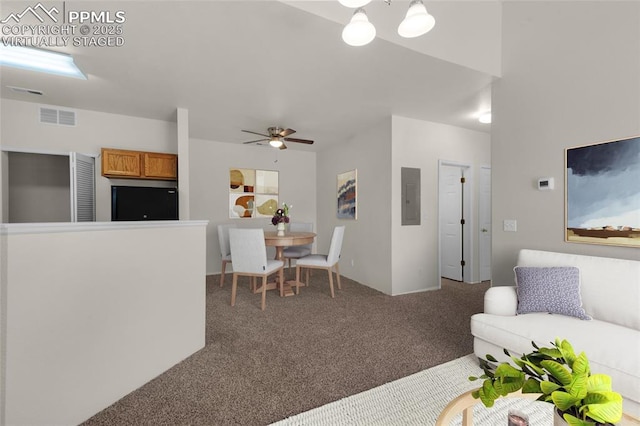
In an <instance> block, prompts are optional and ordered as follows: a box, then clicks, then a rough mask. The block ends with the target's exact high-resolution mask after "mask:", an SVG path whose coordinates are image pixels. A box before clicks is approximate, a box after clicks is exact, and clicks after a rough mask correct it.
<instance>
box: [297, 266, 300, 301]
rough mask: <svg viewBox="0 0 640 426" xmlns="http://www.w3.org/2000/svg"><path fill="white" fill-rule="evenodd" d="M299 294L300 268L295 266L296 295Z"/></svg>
mask: <svg viewBox="0 0 640 426" xmlns="http://www.w3.org/2000/svg"><path fill="white" fill-rule="evenodd" d="M298 293H300V267H299V266H298V265H297V264H296V294H298Z"/></svg>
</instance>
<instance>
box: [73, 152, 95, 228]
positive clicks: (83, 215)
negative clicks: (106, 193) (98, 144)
mask: <svg viewBox="0 0 640 426" xmlns="http://www.w3.org/2000/svg"><path fill="white" fill-rule="evenodd" d="M69 173H70V183H71V184H70V190H71V222H94V221H95V220H96V197H95V192H96V174H95V159H94V158H93V157H88V156H86V155H82V154H78V153H77V152H71V153H70V154H69Z"/></svg>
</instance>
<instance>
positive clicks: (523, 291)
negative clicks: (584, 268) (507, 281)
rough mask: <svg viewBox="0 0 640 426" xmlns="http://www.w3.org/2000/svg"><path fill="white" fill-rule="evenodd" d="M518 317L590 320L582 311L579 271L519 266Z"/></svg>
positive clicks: (552, 267) (561, 267)
mask: <svg viewBox="0 0 640 426" xmlns="http://www.w3.org/2000/svg"><path fill="white" fill-rule="evenodd" d="M513 270H514V272H515V274H516V285H517V292H518V309H517V313H518V314H526V313H530V312H548V313H550V314H560V315H568V316H572V317H576V318H580V319H583V320H590V319H591V317H590V316H589V315H587V314H586V312H585V311H584V309H583V308H582V298H581V297H580V270H579V269H578V268H576V267H573V266H551V267H532V266H516V267H515V268H513Z"/></svg>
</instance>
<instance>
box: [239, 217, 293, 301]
mask: <svg viewBox="0 0 640 426" xmlns="http://www.w3.org/2000/svg"><path fill="white" fill-rule="evenodd" d="M229 243H230V247H231V257H232V258H233V282H232V286H231V306H234V305H235V304H236V291H237V289H238V276H239V275H244V276H248V277H251V279H252V280H253V279H254V278H259V277H262V289H261V290H262V305H261V309H262V310H263V311H264V308H265V306H266V300H267V278H268V277H269V275H271V274H273V273H276V272H277V273H278V278H279V279H280V295H281V296H282V292H283V284H284V261H282V260H275V259H267V246H266V245H265V242H264V230H263V229H262V228H256V229H251V228H246V229H240V228H231V229H229Z"/></svg>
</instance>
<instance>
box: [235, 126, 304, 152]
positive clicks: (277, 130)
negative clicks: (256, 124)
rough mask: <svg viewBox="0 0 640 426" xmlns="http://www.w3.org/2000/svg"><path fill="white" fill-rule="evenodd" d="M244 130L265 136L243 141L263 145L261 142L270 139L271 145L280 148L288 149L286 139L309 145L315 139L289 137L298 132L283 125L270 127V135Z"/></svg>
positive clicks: (268, 130)
mask: <svg viewBox="0 0 640 426" xmlns="http://www.w3.org/2000/svg"><path fill="white" fill-rule="evenodd" d="M243 132H245V133H252V134H254V135H260V136H264V138H262V139H256V140H253V141H247V142H243V143H257V144H258V145H261V144H260V142H266V141H269V145H271V146H272V147H274V148H280V149H287V146H286V145H285V144H284V142H285V141H286V142H296V143H304V144H307V145H311V144H313V141H312V140H309V139H298V138H288V137H287V136H289V135H291V134H293V133H295V132H296V131H295V130H293V129H283V128H281V127H269V128H268V129H267V132H268V133H269V134H268V135H265V134H264V133H258V132H252V131H251V130H243Z"/></svg>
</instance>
